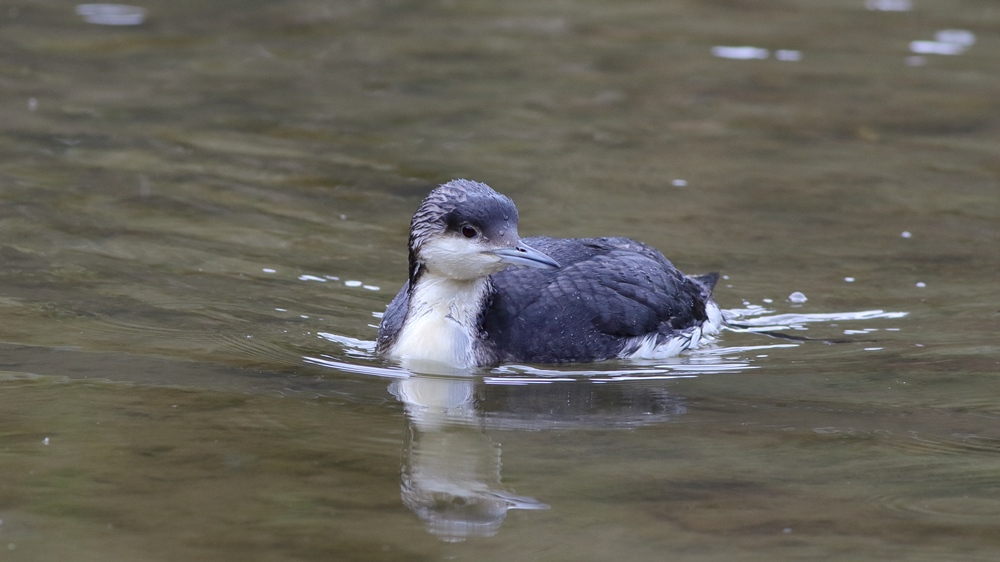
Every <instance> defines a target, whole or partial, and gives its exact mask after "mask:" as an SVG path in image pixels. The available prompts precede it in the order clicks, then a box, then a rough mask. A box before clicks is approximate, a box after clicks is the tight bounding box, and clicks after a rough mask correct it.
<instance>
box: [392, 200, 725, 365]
mask: <svg viewBox="0 0 1000 562" xmlns="http://www.w3.org/2000/svg"><path fill="white" fill-rule="evenodd" d="M517 219H518V216H517V208H516V207H515V206H514V203H513V201H511V200H510V199H509V198H507V197H506V196H504V195H501V194H499V193H497V192H496V191H494V190H493V189H491V188H490V187H489V186H487V185H485V184H482V183H478V182H473V181H468V180H453V181H451V182H448V183H446V184H444V185H442V186H440V187H438V188H437V189H435V190H434V191H432V192H431V193H430V194H429V195H428V196H427V198H425V199H424V201H423V202H422V203H421V204H420V207H419V208H418V209H417V212H416V213H415V214H414V215H413V220H412V222H411V223H410V240H409V250H410V252H409V256H410V257H409V262H410V269H409V279H408V280H407V283H406V284H405V285H404V286H403V288H402V289H401V290H400V291H399V294H397V295H396V298H394V299H393V300H392V302H391V303H390V304H389V307H388V309H386V312H385V315H384V316H383V318H382V323H381V325H380V326H379V334H378V351H379V352H381V353H384V354H386V355H388V356H390V357H394V358H399V359H403V360H416V361H431V362H437V363H444V364H447V365H451V366H455V367H472V366H482V365H492V364H497V363H501V362H509V361H522V362H531V363H558V362H582V361H598V360H603V359H611V358H615V357H618V358H626V359H627V358H655V357H667V356H670V355H675V354H677V353H679V352H681V351H683V350H685V349H688V348H690V347H695V346H697V345H698V344H699V343H700V342H701V341H702V340H703V339H706V338H707V337H708V336H711V335H712V334H714V333H716V332H717V331H718V330H719V328H720V327H721V325H722V313H721V311H720V310H719V307H718V305H716V304H715V302H714V301H713V300H712V288H713V287H714V285H715V282H716V280H717V278H718V276H717V275H716V274H711V275H704V276H700V277H692V276H686V275H684V274H682V273H681V272H680V271H678V270H677V268H675V267H674V266H673V264H671V263H670V262H669V261H668V260H667V259H666V258H665V257H663V255H662V254H660V253H659V252H657V251H656V250H654V249H652V248H650V247H649V246H646V245H644V244H642V243H640V242H636V241H634V240H629V239H627V238H570V239H560V238H528V239H526V240H524V241H522V240H521V239H520V238H519V237H518V235H517ZM512 265H516V266H526V267H518V268H511V269H508V267H509V266H512Z"/></svg>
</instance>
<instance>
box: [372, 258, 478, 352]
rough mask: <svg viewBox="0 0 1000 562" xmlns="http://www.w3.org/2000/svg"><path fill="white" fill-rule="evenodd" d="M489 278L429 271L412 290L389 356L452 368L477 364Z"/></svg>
mask: <svg viewBox="0 0 1000 562" xmlns="http://www.w3.org/2000/svg"><path fill="white" fill-rule="evenodd" d="M488 290H489V280H488V278H487V277H480V278H478V279H472V280H456V279H450V278H448V277H442V276H439V275H435V274H433V273H432V272H430V271H425V272H424V274H423V275H421V276H420V279H419V281H418V282H417V284H416V286H414V287H412V289H411V293H410V302H409V311H408V312H407V314H406V320H405V322H404V323H403V327H402V329H401V330H400V331H399V336H397V338H396V342H395V343H394V344H393V346H392V348H390V349H389V355H390V356H392V357H396V358H398V359H402V360H404V365H405V362H406V360H407V359H412V360H418V361H432V362H436V363H444V364H446V365H449V366H452V367H473V366H475V365H476V357H475V345H476V344H475V342H476V339H477V337H478V331H479V317H480V315H481V314H482V307H483V303H484V301H485V299H486V292H487V291H488Z"/></svg>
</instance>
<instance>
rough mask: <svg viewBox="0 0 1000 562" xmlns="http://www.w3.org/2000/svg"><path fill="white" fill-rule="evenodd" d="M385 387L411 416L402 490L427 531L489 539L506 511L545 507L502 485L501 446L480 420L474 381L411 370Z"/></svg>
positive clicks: (453, 537)
mask: <svg viewBox="0 0 1000 562" xmlns="http://www.w3.org/2000/svg"><path fill="white" fill-rule="evenodd" d="M390 389H391V391H392V393H393V394H394V395H395V396H396V397H397V398H399V399H400V400H401V401H402V402H403V403H404V404H405V405H406V413H407V420H408V424H407V429H408V431H407V436H406V441H405V444H404V449H403V467H402V474H401V480H400V493H401V495H402V499H403V503H404V504H405V505H406V507H408V508H410V510H412V511H413V512H414V513H416V514H417V516H418V517H420V519H421V520H423V521H424V522H425V523H426V524H427V528H428V530H429V531H430V532H431V533H432V534H434V535H436V536H438V537H440V538H441V539H443V540H446V541H449V542H454V541H461V540H464V539H466V538H468V537H476V536H480V537H491V536H493V535H495V534H496V533H497V531H499V530H500V526H501V525H502V524H503V522H504V519H506V517H507V512H508V511H509V510H511V509H547V508H548V506H547V505H545V504H544V503H541V502H539V501H537V500H535V499H534V498H530V497H527V496H518V495H516V494H513V493H511V492H509V491H508V490H506V489H505V487H504V486H503V484H502V483H501V475H500V470H501V462H500V454H501V451H500V445H499V443H495V442H494V441H493V440H492V439H490V437H489V435H487V434H486V432H485V431H484V430H483V428H482V426H481V419H480V418H481V416H480V414H479V412H477V411H476V401H475V395H476V392H475V388H474V381H473V379H470V378H468V377H455V378H451V377H440V378H438V377H421V376H413V377H410V378H407V379H403V380H400V381H397V382H395V383H393V384H392V386H391V387H390Z"/></svg>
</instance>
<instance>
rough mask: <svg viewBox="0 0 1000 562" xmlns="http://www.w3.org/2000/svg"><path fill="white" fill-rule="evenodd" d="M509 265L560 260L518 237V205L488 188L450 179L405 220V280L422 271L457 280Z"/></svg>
mask: <svg viewBox="0 0 1000 562" xmlns="http://www.w3.org/2000/svg"><path fill="white" fill-rule="evenodd" d="M511 265H520V266H527V267H538V268H543V269H556V268H558V267H559V264H558V263H556V261H555V260H553V259H552V258H550V257H549V256H547V255H545V254H543V253H542V252H539V251H538V250H535V249H534V248H531V247H530V246H528V245H526V244H525V243H524V242H522V241H521V239H520V237H518V235H517V207H515V206H514V202H513V201H511V200H510V198H508V197H507V196H505V195H502V194H500V193H497V192H496V191H494V190H493V189H492V188H491V187H490V186H488V185H486V184H484V183H479V182H474V181H469V180H461V179H459V180H452V181H450V182H448V183H446V184H444V185H442V186H440V187H438V188H437V189H435V190H434V191H431V192H430V194H429V195H428V196H427V197H426V198H424V200H423V202H422V203H420V207H419V208H417V212H416V213H414V214H413V220H412V221H411V223H410V282H411V284H412V283H414V282H415V281H416V279H415V278H416V276H417V275H418V274H419V273H420V272H421V271H423V270H426V271H429V272H433V273H434V274H435V275H440V276H443V277H447V278H450V279H456V280H472V279H478V278H480V277H486V276H488V275H492V274H494V273H498V272H500V271H502V270H504V269H505V268H507V267H509V266H511Z"/></svg>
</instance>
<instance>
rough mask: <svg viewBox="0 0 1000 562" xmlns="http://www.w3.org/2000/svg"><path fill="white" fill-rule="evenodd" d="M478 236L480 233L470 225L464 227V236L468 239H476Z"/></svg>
mask: <svg viewBox="0 0 1000 562" xmlns="http://www.w3.org/2000/svg"><path fill="white" fill-rule="evenodd" d="M477 234H479V232H478V231H477V230H476V229H475V228H473V227H471V226H469V225H465V226H463V227H462V236H465V237H466V238H475V237H476V235H477Z"/></svg>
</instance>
